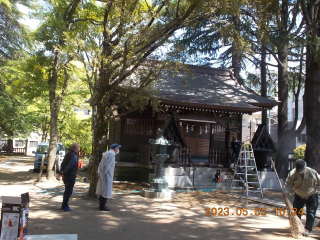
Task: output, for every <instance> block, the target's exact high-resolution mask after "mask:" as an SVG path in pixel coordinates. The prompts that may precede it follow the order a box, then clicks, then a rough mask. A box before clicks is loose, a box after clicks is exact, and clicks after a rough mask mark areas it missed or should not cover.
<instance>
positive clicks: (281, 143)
mask: <svg viewBox="0 0 320 240" xmlns="http://www.w3.org/2000/svg"><path fill="white" fill-rule="evenodd" d="M283 44H284V43H283ZM287 52H288V47H287V45H282V48H281V49H279V54H278V55H279V60H280V62H281V63H282V66H281V65H279V67H278V98H279V101H280V104H279V106H278V143H277V161H276V168H277V171H278V173H279V176H280V178H286V177H287V174H288V166H289V162H288V155H289V151H290V148H289V147H290V141H291V139H290V138H289V135H288V134H289V132H288V95H289V94H288V93H289V88H288V70H287V68H288V55H287Z"/></svg>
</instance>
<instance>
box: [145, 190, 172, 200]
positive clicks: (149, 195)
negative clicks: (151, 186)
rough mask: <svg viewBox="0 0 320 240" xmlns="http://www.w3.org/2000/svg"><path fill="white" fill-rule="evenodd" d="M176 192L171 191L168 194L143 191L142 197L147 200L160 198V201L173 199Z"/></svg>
mask: <svg viewBox="0 0 320 240" xmlns="http://www.w3.org/2000/svg"><path fill="white" fill-rule="evenodd" d="M175 193H176V192H175V191H172V190H169V191H166V192H154V191H151V190H142V193H141V196H142V197H145V198H158V199H172V198H174V196H175Z"/></svg>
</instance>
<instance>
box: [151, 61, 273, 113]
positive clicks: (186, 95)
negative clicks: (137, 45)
mask: <svg viewBox="0 0 320 240" xmlns="http://www.w3.org/2000/svg"><path fill="white" fill-rule="evenodd" d="M188 69H189V71H179V72H176V73H174V75H173V74H172V72H164V73H163V75H162V80H161V81H160V82H159V83H158V85H157V89H158V90H159V98H160V100H161V102H162V103H165V104H175V105H180V106H185V107H199V108H206V109H221V110H223V109H224V110H233V111H242V112H243V111H244V112H256V111H260V110H261V108H269V107H274V106H276V105H278V104H279V102H277V101H275V100H272V99H268V98H265V97H261V96H258V95H255V94H252V93H249V92H248V91H246V90H245V89H244V88H243V87H241V86H240V85H239V84H238V83H237V81H236V79H235V78H234V77H233V72H232V70H231V69H215V68H208V67H199V66H191V65H189V66H188Z"/></svg>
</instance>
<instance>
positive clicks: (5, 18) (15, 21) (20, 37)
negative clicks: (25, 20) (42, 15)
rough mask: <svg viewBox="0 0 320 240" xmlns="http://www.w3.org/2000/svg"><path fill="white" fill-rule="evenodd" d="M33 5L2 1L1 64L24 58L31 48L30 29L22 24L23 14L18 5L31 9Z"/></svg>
mask: <svg viewBox="0 0 320 240" xmlns="http://www.w3.org/2000/svg"><path fill="white" fill-rule="evenodd" d="M31 3H32V1H28V0H22V1H16V0H5V1H3V0H2V1H0V29H1V35H0V49H1V51H0V64H4V60H7V59H13V58H17V57H21V56H23V55H24V54H25V50H26V48H27V47H30V46H31V44H30V42H29V36H28V35H29V32H28V29H27V28H26V26H24V25H23V24H22V23H21V22H20V20H21V18H22V17H23V13H22V12H20V11H19V9H18V4H21V5H24V6H28V7H30V6H31Z"/></svg>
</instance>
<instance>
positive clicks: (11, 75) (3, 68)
mask: <svg viewBox="0 0 320 240" xmlns="http://www.w3.org/2000/svg"><path fill="white" fill-rule="evenodd" d="M18 4H21V5H24V6H26V7H31V6H32V1H29V0H20V1H19V0H18V1H17V0H7V1H0V31H1V35H0V88H1V90H0V105H1V107H0V123H1V124H0V134H2V136H3V137H4V138H8V143H9V145H10V146H9V148H8V151H10V152H11V151H12V150H13V146H12V142H13V141H12V139H13V137H14V134H22V135H23V136H25V134H26V135H28V133H29V132H30V131H32V124H30V122H29V121H28V120H29V119H28V116H27V115H26V114H25V113H24V108H25V106H24V103H23V100H22V99H21V98H19V97H18V96H15V95H13V94H12V89H13V87H14V86H12V82H13V80H14V79H16V78H18V77H19V76H17V71H16V69H15V65H17V64H19V63H20V62H22V61H23V60H22V58H24V57H25V56H26V53H27V52H26V50H27V48H28V47H30V44H29V32H28V29H27V27H26V26H25V25H23V24H22V23H20V20H21V18H22V17H23V15H24V14H23V13H22V12H21V11H20V10H19V7H18ZM14 61H15V62H14ZM13 62H14V63H13Z"/></svg>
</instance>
